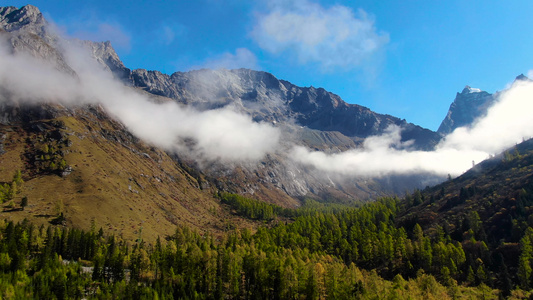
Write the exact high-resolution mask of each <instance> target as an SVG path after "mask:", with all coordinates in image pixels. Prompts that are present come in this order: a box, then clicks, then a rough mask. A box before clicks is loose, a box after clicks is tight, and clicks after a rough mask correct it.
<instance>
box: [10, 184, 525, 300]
mask: <svg viewBox="0 0 533 300" xmlns="http://www.w3.org/2000/svg"><path fill="white" fill-rule="evenodd" d="M419 196H420V192H418V191H417V192H415V194H414V195H413V196H410V197H408V198H412V199H414V198H416V197H419ZM220 197H221V199H222V201H223V202H224V203H227V204H228V205H231V207H232V209H234V210H235V211H236V213H239V214H242V215H245V216H247V217H249V218H256V219H261V220H267V219H268V220H271V221H270V222H266V221H265V225H264V226H261V227H259V229H258V230H257V231H255V232H252V231H251V230H248V229H244V230H238V229H235V230H229V231H228V232H227V233H226V234H224V235H223V236H220V237H214V236H212V235H210V234H208V233H203V234H200V233H198V232H196V231H193V230H191V229H189V228H188V227H184V226H180V227H177V228H176V231H175V234H173V235H172V236H168V237H161V238H159V239H157V241H156V242H155V243H147V242H145V241H143V240H142V237H140V238H139V239H138V240H136V241H126V240H122V239H121V238H120V237H117V236H113V235H107V234H106V233H105V232H104V231H103V230H102V229H100V230H97V229H96V227H97V226H96V224H93V226H92V228H91V230H89V231H82V230H79V229H74V228H66V227H60V226H53V225H50V226H48V227H46V226H41V227H36V226H34V225H32V224H31V223H29V222H27V221H24V222H20V223H13V222H8V221H3V222H1V223H0V272H1V273H0V291H1V296H2V298H5V299H11V298H18V299H27V298H36V299H69V298H103V299H106V298H126V299H325V298H328V299H436V298H439V299H453V298H461V297H472V298H479V299H497V298H506V297H514V298H517V299H518V298H522V297H526V296H528V293H527V292H526V291H527V290H529V289H530V288H531V279H532V276H531V273H532V269H531V262H532V259H533V250H532V249H533V247H532V244H533V229H532V228H530V227H527V228H526V229H525V230H523V231H522V232H521V233H520V236H521V237H520V241H519V245H520V246H519V251H518V252H517V253H515V256H516V257H507V258H504V256H505V255H508V254H509V253H506V252H505V251H504V250H502V245H500V246H499V247H492V246H490V245H489V244H490V243H489V242H488V240H487V234H486V233H485V232H484V229H483V226H482V223H481V221H480V219H479V215H478V214H477V213H476V212H470V213H468V214H467V215H466V217H465V219H464V220H462V223H461V224H462V227H461V228H459V229H457V230H456V231H458V230H460V231H462V234H458V232H448V230H447V229H446V228H442V227H439V226H437V229H436V230H433V231H432V232H427V231H426V232H425V231H424V230H423V228H422V227H421V226H420V225H419V224H414V225H413V224H410V223H409V222H398V221H397V220H396V219H397V217H398V216H399V214H400V213H401V212H402V211H405V210H406V209H409V208H410V207H411V206H412V205H414V204H413V203H412V202H413V201H411V203H408V202H406V201H405V200H399V199H398V198H383V199H380V200H379V201H376V202H374V203H369V204H364V205H361V206H360V207H358V208H353V207H346V206H345V207H342V206H340V205H336V206H334V205H326V204H320V203H317V202H313V201H310V202H309V203H308V204H306V205H304V206H303V207H302V208H300V209H297V210H287V209H281V208H279V207H276V206H275V205H266V206H265V205H264V204H260V203H258V202H257V201H255V200H251V199H246V198H244V197H242V196H237V195H231V194H223V195H220ZM407 200H409V199H407ZM399 223H403V225H399ZM513 230H515V231H516V230H520V229H519V228H514V229H513ZM504 248H505V247H504ZM509 263H511V265H508V264H509Z"/></svg>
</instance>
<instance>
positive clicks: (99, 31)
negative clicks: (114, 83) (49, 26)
mask: <svg viewBox="0 0 533 300" xmlns="http://www.w3.org/2000/svg"><path fill="white" fill-rule="evenodd" d="M49 20H52V19H51V18H50V19H49ZM53 23H54V22H53ZM53 26H54V27H56V28H55V29H56V30H58V31H60V32H62V33H63V34H66V35H68V36H70V37H74V38H78V39H81V40H89V41H96V42H104V41H111V42H112V43H113V46H114V47H115V48H117V49H120V50H123V51H130V50H131V40H132V38H131V34H130V33H128V32H127V31H126V30H125V29H124V27H123V26H122V25H121V24H120V23H118V22H117V21H115V20H111V19H106V18H102V17H101V16H98V15H97V14H96V13H93V12H86V13H85V14H83V15H78V16H76V17H72V18H68V19H64V20H60V21H55V24H53Z"/></svg>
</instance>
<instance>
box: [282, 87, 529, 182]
mask: <svg viewBox="0 0 533 300" xmlns="http://www.w3.org/2000/svg"><path fill="white" fill-rule="evenodd" d="M532 100H533V83H532V82H527V81H518V82H516V83H514V84H513V85H512V86H511V88H510V89H509V90H507V91H505V92H503V93H501V94H500V97H499V100H498V101H497V102H496V103H495V104H494V105H493V106H492V107H491V108H490V109H489V111H488V113H487V115H486V116H485V117H483V118H481V119H479V120H477V121H476V122H475V123H474V124H473V126H472V127H471V128H470V129H468V128H457V129H456V130H455V131H454V132H452V133H451V134H449V135H448V136H446V137H445V138H444V139H443V140H442V141H441V142H440V143H439V144H438V145H437V147H436V149H435V150H434V151H429V152H426V151H408V150H405V148H406V147H403V146H405V145H404V144H402V143H401V142H400V129H399V128H398V127H391V128H389V130H388V131H387V132H386V133H385V134H383V135H381V136H374V137H370V138H368V139H367V140H366V141H365V143H364V147H363V148H362V149H355V150H350V151H346V152H342V153H336V154H326V153H323V152H313V151H310V150H308V149H306V148H304V147H295V148H294V149H293V151H292V152H291V157H292V158H293V159H294V160H296V161H297V162H300V163H303V164H306V165H311V166H314V167H315V168H317V169H319V170H322V171H326V172H331V173H339V174H343V175H349V176H383V175H389V174H409V173H433V174H436V175H446V174H452V175H460V174H461V173H463V172H465V171H467V170H468V169H469V168H470V167H472V161H474V162H480V161H482V160H484V159H486V158H488V157H489V156H490V155H493V154H498V153H499V152H502V151H504V150H505V149H506V148H508V147H512V146H513V145H514V144H516V143H518V142H520V141H522V140H523V139H524V138H531V137H533V123H531V112H532V111H533V101H532ZM398 149H400V150H398Z"/></svg>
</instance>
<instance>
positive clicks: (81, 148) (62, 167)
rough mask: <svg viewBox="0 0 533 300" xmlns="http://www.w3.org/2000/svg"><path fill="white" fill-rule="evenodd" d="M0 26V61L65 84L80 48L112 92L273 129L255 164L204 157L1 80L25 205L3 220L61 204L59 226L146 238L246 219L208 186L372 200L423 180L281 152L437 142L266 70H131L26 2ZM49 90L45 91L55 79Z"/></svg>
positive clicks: (6, 146) (259, 195)
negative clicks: (392, 135)
mask: <svg viewBox="0 0 533 300" xmlns="http://www.w3.org/2000/svg"><path fill="white" fill-rule="evenodd" d="M0 28H1V29H2V30H1V32H0V35H1V36H2V40H3V41H5V42H6V43H5V44H6V45H5V46H6V50H7V51H6V53H5V56H4V57H5V58H9V57H18V58H26V57H34V58H39V59H40V62H42V64H43V66H46V67H49V66H51V67H52V69H54V70H57V71H59V72H60V73H61V74H62V75H65V76H66V77H64V78H69V79H71V78H74V79H75V80H77V81H73V82H71V83H72V85H74V84H75V83H76V82H81V81H82V78H84V77H83V75H84V74H83V73H82V72H80V66H79V65H77V64H76V62H75V61H74V62H73V59H72V53H70V52H68V51H67V49H70V48H72V47H74V48H76V49H79V53H76V54H77V55H82V52H86V53H88V54H89V56H90V57H91V59H92V60H94V61H96V62H97V63H98V66H99V67H98V68H99V69H103V71H104V72H105V74H112V75H113V76H114V78H115V79H118V80H120V81H121V82H122V83H124V84H125V85H126V87H123V86H121V88H124V89H126V90H128V91H135V93H131V94H128V95H133V94H135V95H138V94H140V95H141V96H142V97H143V99H146V100H147V102H149V103H157V104H163V103H180V105H181V106H180V107H187V108H188V109H189V108H190V109H191V110H189V112H197V111H199V112H203V111H214V110H216V109H219V108H223V107H224V108H228V109H231V110H232V111H236V112H239V113H241V114H244V115H245V116H250V118H251V119H252V120H253V121H254V122H255V123H253V124H272V127H274V128H276V130H279V131H280V132H281V141H280V148H279V149H277V150H275V151H273V152H272V153H267V154H266V155H265V156H264V157H263V159H260V160H259V161H254V162H245V163H240V162H234V163H231V164H228V163H226V162H224V161H217V160H215V161H212V160H211V161H209V160H208V161H205V160H199V159H198V157H196V156H195V155H196V153H195V151H194V150H195V149H194V147H192V148H191V149H192V151H189V152H187V151H183V152H182V151H177V150H173V149H170V150H169V149H167V151H164V150H162V149H159V148H157V147H155V146H154V145H148V144H146V143H144V142H143V141H140V140H139V139H138V138H136V137H135V136H134V135H133V134H132V133H131V132H130V131H129V129H128V128H126V127H125V125H124V124H122V123H120V122H118V121H117V117H116V116H110V114H109V112H108V111H106V109H105V108H104V107H105V106H100V105H99V104H95V103H98V102H95V103H93V102H91V101H88V103H89V104H88V103H86V102H83V101H82V102H81V104H80V103H79V102H77V101H76V99H67V101H65V102H66V103H69V104H65V103H64V104H57V103H59V102H58V99H57V98H56V97H54V94H53V93H48V94H42V95H38V97H37V98H38V99H37V100H38V101H37V102H36V100H35V99H30V97H29V96H27V95H26V93H25V92H26V91H24V92H23V93H20V94H15V93H13V92H10V91H11V90H10V89H9V88H8V87H7V86H2V87H0V99H1V101H0V124H1V131H0V133H1V134H0V137H1V141H2V143H1V146H0V153H3V154H1V155H0V159H1V160H2V172H1V173H2V178H1V179H0V180H1V181H2V182H4V183H5V184H6V185H9V184H11V180H12V179H11V178H12V176H13V174H15V173H16V171H17V170H20V171H21V172H22V177H23V178H24V180H25V181H26V183H25V184H24V187H23V189H22V191H20V192H19V193H18V194H16V195H15V196H14V197H11V198H13V201H14V202H12V201H11V200H10V201H8V202H7V203H8V204H6V205H8V206H6V209H7V210H10V209H11V206H12V205H16V203H17V202H19V201H20V200H22V198H23V197H24V196H27V197H28V200H29V203H30V205H29V206H28V208H27V210H25V211H18V210H11V211H9V212H8V213H7V216H6V217H9V218H15V219H16V218H18V219H20V218H23V217H30V218H32V219H33V220H41V221H42V222H47V221H50V219H51V218H53V217H55V216H56V215H57V214H58V213H59V212H60V211H62V212H64V215H65V216H66V222H67V224H71V225H76V226H81V227H86V226H88V224H89V223H90V220H91V219H93V218H94V220H95V221H96V222H97V223H98V224H105V225H106V226H110V227H112V229H113V230H115V229H116V230H117V232H122V234H124V235H129V236H130V237H131V236H132V235H134V234H139V232H140V227H141V226H142V227H143V228H144V231H143V232H144V233H145V234H148V235H151V236H155V234H156V233H159V234H167V233H168V231H169V230H172V228H173V225H175V224H177V223H187V224H192V225H194V226H196V227H198V228H202V229H206V230H213V231H215V232H216V231H219V232H220V231H221V230H223V229H224V228H225V226H226V225H227V224H228V223H239V222H245V224H248V223H246V222H247V221H243V220H240V219H237V218H236V217H234V216H233V215H232V214H231V213H230V211H229V210H228V208H227V207H225V206H223V205H221V204H220V202H219V200H218V199H215V198H214V197H213V194H214V193H215V192H217V191H226V192H232V193H240V194H247V195H249V196H252V197H254V198H256V199H261V200H263V201H266V202H269V203H275V204H279V205H281V206H284V207H296V206H299V205H300V204H301V200H302V199H304V198H306V197H311V198H315V199H320V200H323V201H341V202H354V201H360V200H369V199H376V198H377V197H379V196H383V195H388V194H392V193H403V192H405V190H409V189H412V188H413V187H417V186H420V185H421V184H422V182H423V181H425V180H426V178H420V177H416V176H414V177H405V176H396V177H384V178H367V177H364V178H353V177H345V176H333V175H331V176H330V175H328V174H324V173H323V172H320V171H318V170H316V169H313V168H312V167H308V166H304V165H301V164H299V163H296V162H294V161H293V160H291V159H290V157H289V156H288V154H287V153H288V152H289V150H290V148H291V147H292V146H294V145H304V146H307V147H309V148H311V149H315V150H318V151H324V152H327V153H336V152H340V151H345V150H348V149H354V148H356V147H358V146H360V145H361V142H362V141H363V140H364V139H365V138H366V137H368V136H371V135H377V134H381V133H383V132H384V130H385V129H386V128H387V127H388V126H389V125H398V126H400V127H401V128H403V133H402V134H403V136H402V137H403V140H411V139H413V140H414V145H415V146H416V148H419V149H431V148H432V147H433V146H434V145H435V144H436V143H437V142H438V140H439V139H440V135H438V134H436V133H434V132H432V131H429V130H426V129H423V128H420V127H418V126H416V125H413V124H409V123H406V122H405V121H404V120H401V119H398V118H396V117H392V116H388V115H381V114H377V113H374V112H372V111H370V110H369V109H368V108H365V107H362V106H359V105H354V104H347V103H346V102H344V101H343V100H342V99H340V98H339V97H338V96H337V95H335V94H332V93H330V92H327V91H326V90H324V89H321V88H318V89H317V88H314V87H308V88H302V87H297V86H295V85H293V84H291V83H289V82H287V81H283V80H278V79H277V78H275V77H274V76H273V75H271V74H268V73H265V72H258V71H252V70H246V69H240V70H217V71H212V70H198V71H190V72H185V73H182V72H178V73H175V74H172V75H165V74H162V73H159V72H157V71H145V70H134V71H131V70H129V69H128V68H126V67H125V66H124V64H123V63H122V62H121V61H120V59H119V57H118V55H117V54H116V53H115V51H114V50H113V48H112V46H111V44H110V43H109V42H104V43H97V42H90V41H79V40H71V39H64V38H62V37H61V36H59V35H58V34H56V33H55V32H54V31H53V30H51V29H50V27H48V26H47V23H46V20H45V19H44V18H43V16H42V14H41V13H40V12H39V10H38V9H37V8H36V7H34V6H31V5H28V6H25V7H23V8H20V9H17V8H14V7H6V8H2V9H0ZM29 61H31V60H30V59H28V60H27V61H26V62H27V63H29ZM78 63H79V62H78ZM82 67H83V66H82ZM13 71H15V70H13ZM82 71H83V70H82ZM100 71H101V70H100ZM84 72H86V70H84ZM99 74H100V73H99ZM101 74H103V73H101ZM6 76H8V77H9V74H7V75H6ZM44 77H46V74H45V75H44ZM44 77H43V79H44ZM106 78H107V77H106ZM81 83H82V85H83V82H81ZM65 85H68V84H65ZM47 88H48V87H47ZM48 90H51V91H52V92H53V91H54V87H53V86H52V87H51V88H50V89H47V91H48ZM58 90H60V89H58ZM30 94H31V93H30ZM78 96H79V95H78V94H75V96H73V98H76V97H78ZM109 97H112V96H109ZM30 103H33V104H30ZM54 103H55V104H54ZM192 125H193V126H194V125H195V124H192ZM228 134H231V133H228ZM195 142H196V141H194V140H190V141H189V140H187V139H186V141H185V142H184V143H185V144H187V143H189V144H191V145H193V146H194V143H195ZM71 168H72V170H71ZM19 190H20V189H19ZM143 222H144V223H143ZM119 224H120V225H119ZM139 224H141V225H139ZM143 224H145V225H143ZM224 224H225V225H224ZM249 225H250V226H252V224H249ZM135 232H136V233H135Z"/></svg>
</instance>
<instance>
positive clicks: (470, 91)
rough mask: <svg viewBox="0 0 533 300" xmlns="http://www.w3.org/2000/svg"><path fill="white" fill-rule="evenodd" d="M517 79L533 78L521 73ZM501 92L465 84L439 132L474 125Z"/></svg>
mask: <svg viewBox="0 0 533 300" xmlns="http://www.w3.org/2000/svg"><path fill="white" fill-rule="evenodd" d="M516 81H531V79H529V78H528V77H527V76H525V75H524V74H520V75H518V76H516V78H515V82H516ZM499 94H500V93H499V92H496V93H494V94H490V93H488V92H485V91H482V90H480V89H476V88H472V87H469V86H468V85H467V86H465V88H464V89H463V91H462V92H461V93H457V95H456V96H455V99H454V101H453V102H452V104H451V105H450V109H449V110H448V113H447V114H446V117H445V118H444V120H443V121H442V123H441V124H440V126H439V129H438V130H437V132H438V133H440V134H442V135H446V134H448V133H451V132H453V131H454V130H455V129H456V128H458V127H463V126H470V125H472V124H473V123H474V121H475V120H476V119H477V118H480V117H483V116H484V115H486V113H487V110H488V109H489V108H490V107H491V106H492V105H493V104H494V102H495V101H496V100H497V98H498V96H499Z"/></svg>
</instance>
